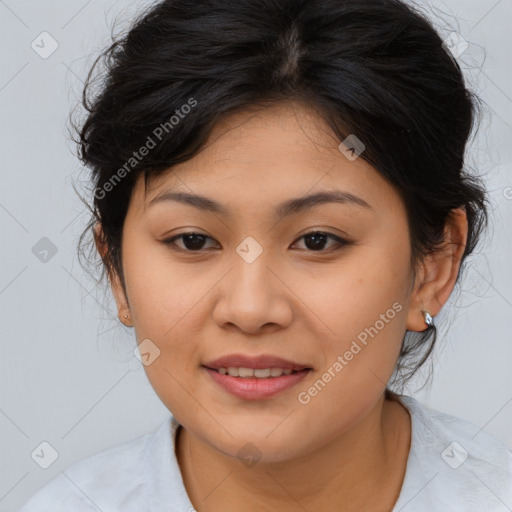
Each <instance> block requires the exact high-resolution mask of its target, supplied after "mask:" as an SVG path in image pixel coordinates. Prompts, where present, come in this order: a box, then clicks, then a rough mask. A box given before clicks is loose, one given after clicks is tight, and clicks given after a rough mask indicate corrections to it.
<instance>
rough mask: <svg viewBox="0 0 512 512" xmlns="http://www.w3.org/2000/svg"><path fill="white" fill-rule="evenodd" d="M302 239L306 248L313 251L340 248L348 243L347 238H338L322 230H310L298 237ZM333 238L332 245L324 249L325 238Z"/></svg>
mask: <svg viewBox="0 0 512 512" xmlns="http://www.w3.org/2000/svg"><path fill="white" fill-rule="evenodd" d="M302 239H304V240H305V241H307V242H306V246H307V249H308V250H311V251H313V252H329V251H332V250H337V249H341V248H342V247H344V246H345V245H349V242H348V241H347V240H344V239H343V238H340V237H339V236H336V235H333V234H332V233H325V232H324V231H311V232H309V233H306V234H305V235H303V236H301V237H300V238H298V240H302ZM329 239H331V240H334V242H335V245H334V247H332V246H331V247H330V248H328V249H325V247H324V246H325V244H326V240H329Z"/></svg>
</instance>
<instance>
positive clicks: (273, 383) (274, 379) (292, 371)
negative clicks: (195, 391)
mask: <svg viewBox="0 0 512 512" xmlns="http://www.w3.org/2000/svg"><path fill="white" fill-rule="evenodd" d="M202 367H203V368H204V370H205V371H206V372H207V373H208V374H209V375H210V377H211V378H212V380H213V382H215V383H216V384H217V385H219V386H220V387H221V388H222V389H223V390H224V391H227V392H228V393H230V394H231V395H234V396H236V397H238V398H242V399H246V400H262V399H266V398H271V397H274V396H276V395H277V394H279V393H281V392H284V391H285V390H288V389H290V388H291V387H293V386H295V385H296V384H297V383H298V382H300V381H301V380H302V379H303V378H304V377H306V375H308V374H309V373H310V372H312V371H313V368H312V367H311V366H309V365H306V364H301V363H296V362H293V361H289V360H286V359H282V358H278V357H274V356H268V355H263V356H259V357H248V356H245V355H243V354H233V355H230V356H224V357H221V358H219V359H216V360H215V361H211V362H208V363H205V364H203V365H202Z"/></svg>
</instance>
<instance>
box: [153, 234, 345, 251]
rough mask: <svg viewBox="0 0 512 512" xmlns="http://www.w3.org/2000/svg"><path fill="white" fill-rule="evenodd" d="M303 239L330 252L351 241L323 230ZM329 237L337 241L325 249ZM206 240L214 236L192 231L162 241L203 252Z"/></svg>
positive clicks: (312, 248)
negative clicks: (179, 243)
mask: <svg viewBox="0 0 512 512" xmlns="http://www.w3.org/2000/svg"><path fill="white" fill-rule="evenodd" d="M302 239H304V240H305V241H306V250H310V251H312V252H329V251H332V250H337V249H341V248H342V247H344V246H346V245H349V244H350V242H348V241H347V240H344V239H343V238H340V237H339V236H336V235H333V234H332V233H325V232H323V231H311V232H309V233H306V234H305V235H302V236H301V237H300V238H298V239H297V240H302ZM329 239H330V240H332V241H334V242H335V244H334V247H330V248H328V249H325V244H326V241H327V240H329ZM176 240H180V241H181V242H182V243H183V246H184V247H182V246H179V245H178V244H176V243H175V241H176ZM206 240H213V238H211V237H209V236H207V235H204V234H202V233H196V232H193V231H190V232H187V233H181V234H180V235H176V236H173V237H172V238H169V239H167V240H164V241H163V242H162V243H163V244H165V245H174V246H175V247H176V248H177V249H178V250H182V251H185V252H201V250H202V249H203V248H204V243H205V241H206Z"/></svg>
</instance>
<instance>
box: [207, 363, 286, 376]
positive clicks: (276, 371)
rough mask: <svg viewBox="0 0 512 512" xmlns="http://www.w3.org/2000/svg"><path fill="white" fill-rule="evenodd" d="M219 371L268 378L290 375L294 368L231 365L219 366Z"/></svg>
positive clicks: (224, 373) (234, 374) (232, 374)
mask: <svg viewBox="0 0 512 512" xmlns="http://www.w3.org/2000/svg"><path fill="white" fill-rule="evenodd" d="M217 371H218V372H219V373H221V374H222V375H226V374H228V375H230V376H231V377H241V378H242V379H248V378H254V377H256V378H257V379H268V378H269V377H281V375H290V373H292V370H290V369H286V370H283V369H282V368H258V369H254V368H243V367H242V368H236V367H234V366H229V367H228V368H223V367H221V368H218V369H217Z"/></svg>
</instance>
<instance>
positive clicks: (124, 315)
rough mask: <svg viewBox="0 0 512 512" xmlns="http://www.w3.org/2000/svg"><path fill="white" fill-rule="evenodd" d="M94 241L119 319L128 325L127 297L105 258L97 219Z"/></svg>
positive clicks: (100, 229)
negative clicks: (104, 268)
mask: <svg viewBox="0 0 512 512" xmlns="http://www.w3.org/2000/svg"><path fill="white" fill-rule="evenodd" d="M94 242H95V244H96V249H97V250H98V252H99V254H100V256H101V259H102V260H103V263H104V264H105V266H106V268H107V276H108V280H109V283H110V287H111V289H112V294H113V295H114V299H115V301H116V304H117V311H118V316H119V319H120V320H121V322H122V323H123V324H124V325H128V326H130V322H131V317H130V305H129V304H128V299H127V297H126V293H125V291H124V288H123V285H122V284H121V280H120V278H119V275H118V274H117V272H116V271H115V269H114V268H112V266H111V265H110V263H109V262H108V261H107V260H106V256H107V243H106V240H105V236H104V233H103V229H102V227H101V223H100V222H99V221H98V222H96V224H95V225H94Z"/></svg>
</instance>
